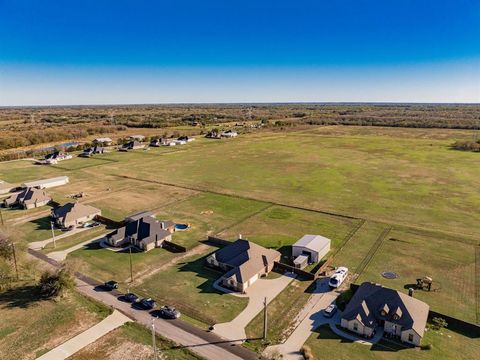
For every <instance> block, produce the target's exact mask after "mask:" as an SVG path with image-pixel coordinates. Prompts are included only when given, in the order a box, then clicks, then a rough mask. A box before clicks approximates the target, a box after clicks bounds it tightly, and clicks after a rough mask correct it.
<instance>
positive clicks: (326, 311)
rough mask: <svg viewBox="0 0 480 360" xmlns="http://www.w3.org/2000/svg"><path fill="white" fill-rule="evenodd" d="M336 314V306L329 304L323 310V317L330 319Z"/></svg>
mask: <svg viewBox="0 0 480 360" xmlns="http://www.w3.org/2000/svg"><path fill="white" fill-rule="evenodd" d="M336 312H337V305H335V304H330V305H328V306H327V307H326V308H325V309H324V310H323V315H324V316H325V317H328V318H331V317H332V316H333V315H334V314H335V313H336Z"/></svg>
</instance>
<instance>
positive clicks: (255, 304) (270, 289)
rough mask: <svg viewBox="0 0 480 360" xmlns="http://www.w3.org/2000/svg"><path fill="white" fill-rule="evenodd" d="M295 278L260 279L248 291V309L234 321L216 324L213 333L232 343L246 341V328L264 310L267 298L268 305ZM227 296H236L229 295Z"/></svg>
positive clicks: (292, 276)
mask: <svg viewBox="0 0 480 360" xmlns="http://www.w3.org/2000/svg"><path fill="white" fill-rule="evenodd" d="M295 276H296V275H295V274H293V273H288V274H284V275H282V276H280V277H279V278H276V279H271V280H270V279H258V280H257V281H256V282H255V283H254V284H253V285H252V286H251V287H249V288H248V290H247V296H248V298H249V301H248V305H247V307H246V308H245V309H244V310H243V311H242V312H241V313H240V314H239V315H238V316H237V317H236V318H235V319H233V320H232V321H230V322H227V323H221V324H216V325H215V326H214V330H213V332H214V333H216V334H217V335H219V336H221V337H223V338H224V339H228V340H231V341H238V342H243V341H245V340H246V338H247V335H246V333H245V327H246V326H247V325H248V324H249V323H250V321H252V320H253V319H254V318H255V316H257V314H258V313H260V312H261V311H262V310H263V306H264V305H263V303H264V300H265V297H266V298H267V304H268V303H269V302H270V301H272V300H273V299H274V298H275V297H276V296H277V295H278V294H279V293H280V292H282V290H283V289H285V287H286V286H287V285H288V284H289V283H290V282H291V281H292V280H293V279H294V278H295ZM227 296H236V295H235V294H228V295H227ZM242 296H243V295H242Z"/></svg>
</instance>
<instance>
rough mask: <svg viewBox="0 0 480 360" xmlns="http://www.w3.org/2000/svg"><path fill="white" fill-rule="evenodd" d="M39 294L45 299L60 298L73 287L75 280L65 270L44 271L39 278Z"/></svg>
mask: <svg viewBox="0 0 480 360" xmlns="http://www.w3.org/2000/svg"><path fill="white" fill-rule="evenodd" d="M39 285H40V293H41V294H42V296H44V297H46V298H52V297H57V296H62V295H63V294H65V293H66V292H67V291H69V290H72V289H73V288H74V287H75V280H74V278H73V276H72V274H71V273H70V271H68V270H67V269H66V268H62V269H60V270H57V271H55V272H53V273H52V272H51V271H48V270H47V271H45V272H44V273H43V274H42V276H41V278H40V283H39Z"/></svg>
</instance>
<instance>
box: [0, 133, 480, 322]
mask: <svg viewBox="0 0 480 360" xmlns="http://www.w3.org/2000/svg"><path fill="white" fill-rule="evenodd" d="M469 134H470V133H469V132H468V131H455V130H432V131H430V130H425V129H419V130H418V129H395V128H374V127H371V128H367V127H340V126H339V127H331V126H330V127H318V128H310V129H309V130H308V131H307V130H305V131H301V132H280V133H267V132H265V133H256V134H252V135H248V136H240V137H238V138H236V139H232V140H222V141H209V140H206V139H198V140H197V141H195V142H193V143H191V144H188V145H186V146H183V147H178V148H175V149H168V148H159V149H152V150H151V151H141V150H138V151H132V152H128V153H120V152H111V153H108V154H105V155H103V156H102V157H101V158H100V157H98V158H93V159H73V160H67V161H65V162H64V163H60V164H59V165H60V166H62V168H59V167H49V166H35V165H32V164H31V163H30V162H28V161H19V162H11V163H0V179H2V180H6V181H9V182H24V181H27V180H33V179H39V178H45V177H51V176H59V175H68V176H69V177H70V183H69V184H68V185H66V186H61V187H58V188H54V189H50V190H49V192H50V193H51V194H52V195H53V196H54V198H55V199H56V200H57V201H60V200H62V201H63V202H65V201H67V197H68V196H69V195H70V194H74V193H77V192H80V191H84V192H86V193H87V196H86V197H85V198H84V199H82V201H85V202H87V203H89V204H92V205H94V206H98V207H99V208H101V209H102V211H103V214H104V215H106V216H110V217H113V218H115V219H118V220H119V219H121V218H123V217H124V216H125V215H127V214H129V213H131V212H135V211H139V210H154V212H155V213H156V214H157V217H158V218H161V219H172V220H174V221H176V222H184V223H190V224H191V225H192V227H191V229H190V230H188V231H186V232H184V233H177V234H175V235H174V241H178V242H179V243H180V244H182V245H185V246H186V247H187V248H189V249H192V248H194V247H195V246H196V245H197V244H199V241H201V240H204V239H205V238H206V236H208V235H215V234H219V233H220V234H221V236H223V237H227V238H229V239H234V238H235V237H236V235H237V234H238V233H241V234H244V235H245V236H246V237H247V238H249V239H251V240H253V241H256V242H258V243H260V244H263V245H266V246H271V247H276V248H282V247H283V249H285V246H286V245H289V244H291V243H292V242H294V241H295V240H296V239H298V238H299V237H300V236H302V235H303V234H305V233H316V232H318V233H320V234H321V235H326V236H329V237H331V238H332V240H333V248H334V249H336V248H337V247H339V246H340V245H341V244H342V241H343V239H345V236H346V235H347V234H348V233H349V231H350V230H351V229H352V228H354V227H355V226H356V224H358V221H359V220H348V219H345V218H342V217H337V216H334V215H325V214H319V213H318V212H310V211H304V210H300V209H298V210H297V209H293V208H288V207H286V206H285V205H290V206H296V207H300V208H306V209H313V210H321V211H327V212H331V213H335V214H343V215H350V216H353V217H355V218H362V219H366V222H365V224H364V225H363V226H362V227H361V228H360V229H359V230H358V231H357V233H355V234H354V235H353V237H352V238H351V239H350V240H349V241H348V243H347V244H346V246H345V247H343V248H342V249H341V251H340V252H339V253H338V254H337V255H336V259H335V264H336V265H342V264H344V265H347V266H349V267H350V268H351V269H356V268H357V267H359V266H360V265H361V264H362V263H365V261H364V260H365V259H368V258H369V256H370V255H374V256H373V258H372V260H371V261H370V262H368V264H366V267H365V269H364V271H363V272H362V274H361V276H360V279H359V281H363V280H371V281H381V282H382V283H384V285H387V286H393V287H395V288H399V289H403V287H404V286H405V284H407V283H411V282H412V281H414V279H415V278H416V277H420V276H423V275H431V276H433V278H434V281H435V280H436V281H437V282H438V283H439V286H440V289H439V290H437V291H436V292H434V293H431V294H424V293H419V292H418V293H417V296H419V297H420V298H422V299H423V300H426V301H427V302H429V303H430V305H431V306H432V308H433V309H435V310H439V311H444V312H446V313H447V314H448V315H453V316H457V317H460V318H462V319H466V320H469V321H475V319H476V318H477V314H476V308H475V301H476V300H475V293H476V292H475V286H476V285H475V273H474V271H475V262H474V256H475V251H474V249H475V246H476V245H478V244H479V243H480V227H479V226H478V223H479V221H480V212H478V211H475V210H476V209H478V208H479V207H480V192H478V188H479V186H480V169H479V167H478V159H479V157H478V154H476V153H470V152H460V151H453V150H451V149H450V145H451V144H452V143H453V141H454V140H456V139H457V138H465V137H466V136H469ZM69 161H70V162H69ZM11 215H12V216H17V215H16V214H11ZM9 216H10V215H9ZM19 216H20V215H19ZM390 227H393V230H392V232H391V233H390V234H389V235H388V238H387V239H386V240H384V241H383V243H382V244H381V246H380V247H379V249H378V251H376V252H375V251H374V250H375V249H374V247H375V244H376V241H377V239H378V237H379V236H380V234H382V231H383V230H384V229H386V228H390ZM33 230H34V229H33ZM33 230H32V231H33ZM26 232H27V233H28V232H29V230H27V231H26ZM35 233H36V231H35ZM44 234H46V233H45V232H43V233H42V234H41V233H40V232H38V235H37V234H35V235H32V236H38V237H40V238H41V237H43V236H44ZM45 236H47V235H45ZM389 238H395V239H397V238H398V239H399V240H401V241H391V240H389ZM175 239H176V240H175ZM21 241H23V240H22V239H21ZM287 249H288V248H287ZM117 255H119V256H117ZM173 258H174V256H173V255H170V253H168V252H166V251H164V250H154V251H153V252H152V253H151V254H135V257H134V262H135V263H136V271H138V274H141V273H145V272H148V271H149V269H151V268H152V267H153V268H155V267H159V266H162V265H164V264H166V263H169V262H170V261H171V260H172V259H173ZM70 259H71V260H72V261H74V263H75V265H76V266H78V268H79V269H80V270H81V271H84V272H86V273H87V274H90V275H92V276H93V277H96V278H99V279H105V278H110V277H112V276H117V275H118V277H119V279H117V280H120V281H125V280H126V279H128V272H129V270H128V266H126V265H125V264H126V259H127V254H114V253H111V252H107V250H104V249H89V250H87V249H83V250H78V251H76V252H74V253H72V254H71V255H70V256H69V261H70ZM127 264H128V263H127ZM477 266H478V265H477ZM173 269H175V267H174V268H173ZM170 270H172V269H170ZM386 270H391V271H396V272H398V274H399V275H400V278H399V279H398V280H395V281H388V282H384V281H383V278H381V277H380V275H379V274H380V272H382V271H386ZM172 271H174V270H172ZM175 274H176V272H175ZM171 275H172V274H171ZM155 276H157V275H156V274H155V275H154V277H155ZM183 276H185V280H184V281H185V282H186V283H188V284H190V283H191V282H192V281H193V280H195V279H197V275H195V272H194V271H190V272H189V271H187V272H185V274H183ZM190 278H192V279H190ZM146 283H148V286H147V287H146V290H148V289H149V288H150V289H154V287H155V286H157V285H158V284H156V283H155V282H154V281H153V280H152V279H150V278H147V279H146ZM193 283H195V282H194V281H193ZM142 285H143V284H142ZM197 286H198V284H197ZM477 286H478V285H477ZM164 290H166V289H165V288H162V291H164ZM403 290H404V289H403ZM178 291H180V290H178ZM188 292H190V288H189V287H188V286H187V287H186V288H185V290H184V292H183V293H180V292H178V295H179V296H184V295H185V294H186V293H188ZM201 301H202V300H200V302H201ZM452 301H454V302H455V306H453V307H452V306H447V304H448V303H450V302H452ZM477 302H478V301H477ZM222 316H224V315H222ZM477 321H478V319H477Z"/></svg>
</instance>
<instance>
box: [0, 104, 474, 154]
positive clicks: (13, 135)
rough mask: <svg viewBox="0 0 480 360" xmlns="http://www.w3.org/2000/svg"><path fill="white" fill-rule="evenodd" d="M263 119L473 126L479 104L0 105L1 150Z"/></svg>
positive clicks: (267, 122) (273, 122)
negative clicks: (142, 130)
mask: <svg viewBox="0 0 480 360" xmlns="http://www.w3.org/2000/svg"><path fill="white" fill-rule="evenodd" d="M227 122H229V123H232V122H234V123H238V124H240V125H241V124H244V123H248V122H256V123H259V122H261V123H262V124H263V127H266V128H268V127H270V128H276V129H279V130H280V129H282V128H286V127H297V126H301V127H305V126H321V125H357V126H389V127H411V128H449V129H474V128H476V127H478V126H479V123H480V105H460V104H452V105H434V104H321V103H305V104H198V105H193V104H185V105H123V106H71V107H31V108H27V107H25V108H24V107H22V108H0V150H7V149H13V148H18V147H28V146H31V145H38V144H43V143H52V142H60V141H67V140H78V139H82V138H85V137H88V136H89V135H93V134H109V135H112V134H115V133H116V132H118V131H121V130H125V129H126V128H165V129H167V128H172V127H177V126H183V127H185V126H192V127H193V126H194V127H198V128H202V129H208V128H212V127H221V124H222V123H227Z"/></svg>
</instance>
